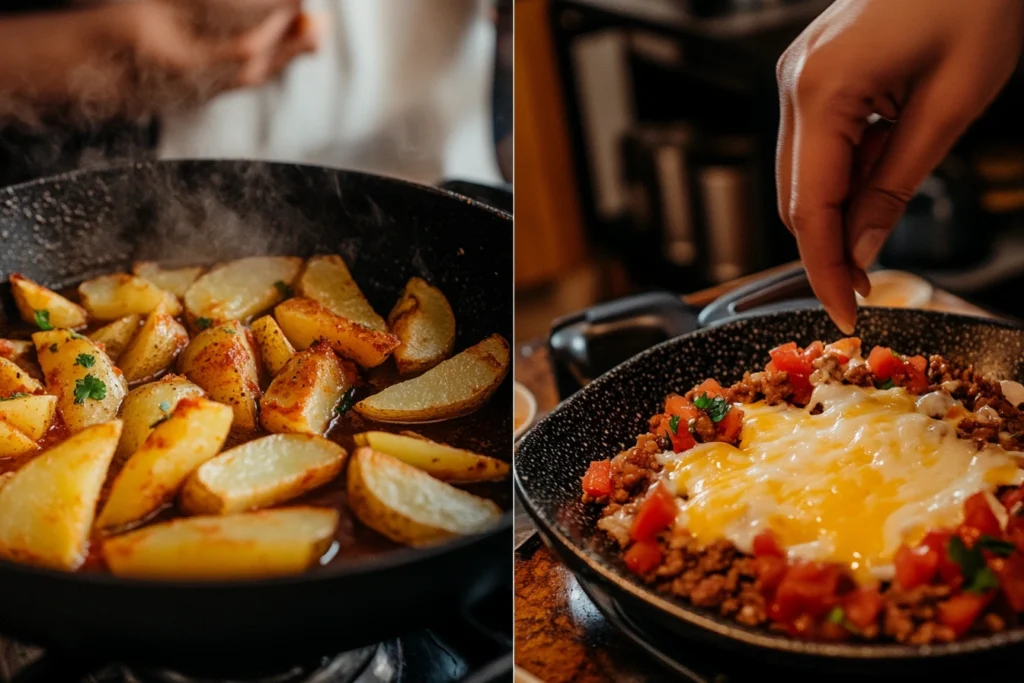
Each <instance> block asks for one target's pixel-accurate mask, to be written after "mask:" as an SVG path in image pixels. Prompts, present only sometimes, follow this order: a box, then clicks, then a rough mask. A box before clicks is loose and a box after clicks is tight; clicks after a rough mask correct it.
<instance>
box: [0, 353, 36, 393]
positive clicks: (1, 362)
mask: <svg viewBox="0 0 1024 683" xmlns="http://www.w3.org/2000/svg"><path fill="white" fill-rule="evenodd" d="M42 390H43V385H42V384H40V383H39V382H37V381H36V380H35V378H33V377H32V376H31V375H30V374H29V373H28V370H26V369H25V368H23V367H21V366H20V365H18V364H17V363H15V362H14V361H10V360H7V359H6V358H3V357H0V396H11V395H13V394H34V393H37V392H40V391H42Z"/></svg>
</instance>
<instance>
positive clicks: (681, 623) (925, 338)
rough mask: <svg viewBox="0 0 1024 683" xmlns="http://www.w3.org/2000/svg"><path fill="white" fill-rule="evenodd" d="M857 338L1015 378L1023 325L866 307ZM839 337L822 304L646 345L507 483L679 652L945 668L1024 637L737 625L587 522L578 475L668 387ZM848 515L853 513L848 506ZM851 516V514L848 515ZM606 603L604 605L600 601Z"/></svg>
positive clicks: (553, 418) (560, 419) (532, 445)
mask: <svg viewBox="0 0 1024 683" xmlns="http://www.w3.org/2000/svg"><path fill="white" fill-rule="evenodd" d="M855 334H856V335H857V336H859V337H861V338H862V340H863V342H864V344H865V345H866V347H868V348H870V346H871V345H874V344H883V345H886V346H891V347H893V348H896V349H899V350H901V351H903V352H905V353H908V354H918V353H921V354H925V355H927V354H930V353H942V354H943V355H945V356H947V357H948V358H950V359H952V360H955V361H959V362H963V363H973V364H974V365H975V366H976V367H977V368H978V369H980V370H981V371H983V372H985V373H989V374H991V375H992V376H995V377H999V378H1004V379H1016V380H1018V381H1020V380H1021V379H1024V330H1022V329H1020V328H1018V327H1014V326H1012V325H1009V324H1002V323H998V322H990V321H986V320H982V319H979V318H972V317H967V316H958V315H950V314H945V313H938V312H931V311H910V310H896V309H883V308H868V309H862V310H861V311H860V315H859V319H858V325H857V329H856V332H855ZM838 336H839V334H838V331H837V330H836V328H835V327H834V325H833V324H832V323H831V322H830V321H829V319H828V317H827V316H826V315H825V313H824V311H822V310H821V309H808V310H795V311H783V312H777V313H772V314H768V315H763V316H753V317H747V318H744V319H741V320H738V321H736V322H732V323H725V324H722V325H719V326H716V327H712V328H709V329H703V330H700V331H697V332H693V333H691V334H686V335H683V336H680V337H677V338H675V339H672V340H669V341H667V342H664V343H662V344H659V345H658V346H655V347H653V348H651V349H649V350H647V351H644V352H643V353H640V354H639V355H637V356H634V357H633V358H632V359H630V360H628V361H626V362H625V363H623V364H621V365H619V366H618V367H616V368H615V369H613V370H611V371H610V372H607V373H606V374H604V375H602V376H601V377H599V378H598V379H596V380H594V381H593V382H591V383H590V384H588V385H587V386H585V387H583V388H582V389H581V390H579V391H578V392H576V393H575V394H574V395H573V396H572V397H571V398H569V399H568V400H566V401H565V402H563V403H562V404H560V405H559V406H558V407H557V408H556V409H555V410H554V411H553V412H552V413H551V414H550V415H549V416H548V417H547V418H545V419H544V420H542V421H541V422H540V423H539V424H538V425H537V426H536V427H534V428H533V430H531V431H530V432H529V433H528V434H527V435H526V436H525V437H524V438H523V439H522V441H520V443H519V446H518V448H517V449H516V456H515V472H514V474H515V486H516V492H517V494H518V495H519V496H520V497H521V499H522V501H523V503H524V504H525V507H526V509H527V510H528V511H529V513H530V515H531V516H532V517H533V519H534V520H535V521H536V523H537V525H538V527H539V528H540V530H541V533H542V534H543V536H544V538H545V540H547V541H548V543H549V544H550V545H551V546H552V547H553V548H554V550H555V551H556V552H557V554H558V555H559V556H560V557H561V559H562V560H563V561H564V562H565V563H566V564H567V565H568V566H569V567H570V568H571V569H572V570H573V571H574V572H575V573H576V574H577V576H578V577H579V578H580V579H581V582H582V583H583V584H584V586H586V587H587V588H588V590H590V591H591V592H592V594H595V595H598V594H599V597H600V600H599V601H598V604H599V605H601V604H609V601H612V602H614V603H615V604H617V605H618V606H619V607H621V608H622V609H624V610H626V611H627V612H628V613H630V614H631V615H633V616H636V617H640V618H643V619H645V620H648V621H649V622H650V623H653V624H656V625H657V626H658V628H660V629H667V630H668V631H669V632H670V633H672V634H673V635H674V636H676V637H677V638H680V639H681V642H679V644H678V648H679V651H681V652H685V651H686V648H687V647H690V648H696V647H701V646H702V644H712V645H714V646H717V647H719V648H723V649H725V650H727V651H732V652H734V653H735V652H739V653H743V654H746V655H752V656H754V657H757V658H759V659H760V660H762V661H772V662H778V663H787V664H796V665H804V666H809V667H813V668H814V669H816V670H821V669H824V668H832V669H841V670H850V669H851V668H854V667H856V668H861V669H870V670H873V671H875V672H883V671H892V670H893V669H894V667H898V666H899V665H901V664H902V665H912V666H921V665H922V662H923V661H927V662H929V663H933V664H941V665H943V666H945V665H946V664H947V663H948V661H949V659H950V657H952V656H954V655H968V654H977V653H981V652H985V651H989V650H992V649H995V648H1000V647H1003V646H1008V645H1012V644H1017V643H1021V642H1024V629H1017V630H1012V631H1008V632H1005V633H1002V634H998V635H994V636H989V637H976V638H971V639H968V640H964V641H961V642H957V643H953V644H949V645H933V646H931V647H913V646H903V645H890V644H878V645H868V644H827V643H811V642H805V641H800V640H795V639H792V638H790V637H788V636H784V635H779V634H775V633H772V632H769V631H767V630H765V629H752V628H747V627H744V626H742V625H740V624H738V623H737V622H735V621H733V620H731V619H726V618H723V617H720V616H718V614H717V612H711V611H706V610H702V609H699V608H695V607H693V606H691V605H689V604H688V603H686V602H684V601H682V600H678V599H675V598H672V597H669V596H667V595H662V594H659V593H656V592H655V591H653V590H652V589H649V588H648V587H646V586H645V585H644V584H643V583H642V582H640V581H639V580H637V579H635V578H634V577H633V576H632V575H631V574H630V573H629V572H627V571H626V569H625V565H624V564H623V562H622V561H621V559H620V557H619V555H620V554H619V552H618V551H617V550H616V549H615V547H614V544H612V543H611V542H610V541H608V539H607V538H606V537H605V535H604V533H603V532H600V531H599V530H598V529H597V528H596V526H595V522H596V521H597V519H598V510H597V509H596V508H595V507H594V506H586V505H583V504H582V503H581V502H580V494H581V491H580V478H581V477H582V475H583V473H584V472H585V471H586V469H587V465H588V464H589V462H590V461H591V460H595V459H598V458H601V457H606V456H612V455H614V454H615V453H618V452H619V451H621V450H623V449H624V448H626V447H628V446H629V445H632V444H633V443H634V442H635V439H636V435H637V434H640V433H642V432H644V431H646V429H647V421H648V418H649V417H650V416H651V415H653V414H655V413H657V412H660V411H661V405H662V402H663V401H664V397H665V395H666V394H668V393H670V392H673V391H675V392H680V393H681V392H682V391H683V390H685V389H687V388H689V387H691V386H693V385H694V384H695V383H697V382H699V381H701V380H703V379H705V378H707V377H715V378H717V379H719V380H721V381H723V383H725V382H730V383H731V382H734V381H736V380H738V379H740V378H741V377H742V374H743V371H744V370H748V369H751V368H753V367H755V366H762V365H764V363H765V362H766V360H767V359H768V350H769V349H770V348H772V347H773V346H776V345H777V344H779V343H782V342H787V341H791V340H792V341H796V342H797V343H798V344H800V345H805V344H807V343H809V342H811V341H813V340H815V339H834V338H837V337H838ZM852 512H853V511H852ZM852 512H851V513H852ZM602 601H603V602H602Z"/></svg>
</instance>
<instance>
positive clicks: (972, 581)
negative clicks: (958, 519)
mask: <svg viewBox="0 0 1024 683" xmlns="http://www.w3.org/2000/svg"><path fill="white" fill-rule="evenodd" d="M983 539H989V540H988V542H987V545H990V546H991V547H990V548H986V549H987V550H991V551H992V552H994V553H997V554H999V553H1001V552H1003V550H1005V548H1004V547H1003V543H1004V541H1000V540H999V539H996V538H992V537H991V536H982V538H980V539H978V542H977V543H975V544H974V547H973V548H968V547H967V546H966V545H964V542H963V541H962V540H961V539H960V537H959V536H953V537H952V538H950V539H949V559H951V560H953V561H954V562H956V563H957V564H958V565H959V566H960V573H961V574H962V575H963V577H964V590H967V591H970V592H972V593H986V592H988V591H990V590H992V589H993V588H998V587H999V577H997V576H996V575H995V573H994V572H993V571H992V570H991V569H989V568H988V567H986V566H985V557H984V556H983V555H982V554H981V551H982V548H983V545H984V544H983ZM1009 545H1010V546H1011V547H1012V546H1013V544H1009ZM1013 549H1015V548H1013ZM1013 549H1011V550H1010V552H1012V551H1013ZM1007 554H1009V553H1007Z"/></svg>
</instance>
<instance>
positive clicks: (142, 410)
mask: <svg viewBox="0 0 1024 683" xmlns="http://www.w3.org/2000/svg"><path fill="white" fill-rule="evenodd" d="M189 397H193V398H205V397H206V394H205V393H204V392H203V390H202V389H200V388H199V387H198V386H196V385H195V384H193V383H192V382H189V381H188V380H187V379H185V378H184V377H181V376H179V375H165V376H164V377H162V378H161V379H160V381H159V382H151V383H150V384H144V385H142V386H141V387H139V388H137V389H133V390H132V392H131V393H130V394H128V396H127V398H125V399H124V406H123V407H122V408H121V419H122V420H124V433H123V434H121V441H120V443H118V445H117V454H116V456H115V457H116V459H117V460H118V461H121V462H123V461H125V460H127V459H128V458H129V457H130V456H131V455H132V454H133V453H135V451H137V450H139V448H141V447H142V443H143V442H144V441H145V440H146V439H148V438H149V435H150V434H152V433H153V428H154V427H155V426H156V425H157V424H159V423H160V422H163V421H164V420H165V419H167V418H168V417H169V416H170V415H171V413H173V412H174V409H175V408H177V407H178V403H179V402H181V400H182V399H183V398H189Z"/></svg>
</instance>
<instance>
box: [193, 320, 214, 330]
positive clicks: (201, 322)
mask: <svg viewBox="0 0 1024 683" xmlns="http://www.w3.org/2000/svg"><path fill="white" fill-rule="evenodd" d="M212 324H213V321H212V320H210V319H209V318H199V319H198V320H196V327H198V328H199V329H201V330H205V329H206V328H208V327H209V326H210V325H212Z"/></svg>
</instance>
